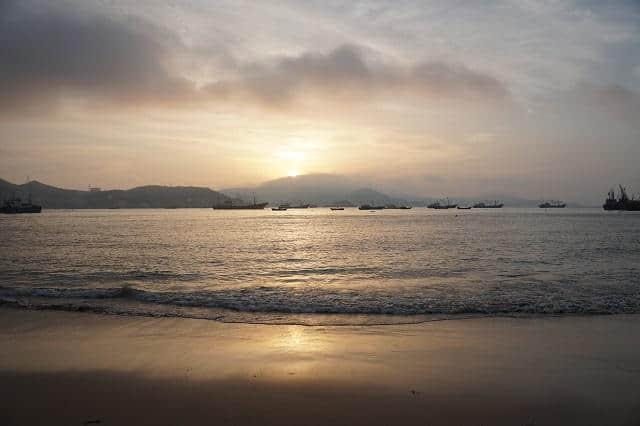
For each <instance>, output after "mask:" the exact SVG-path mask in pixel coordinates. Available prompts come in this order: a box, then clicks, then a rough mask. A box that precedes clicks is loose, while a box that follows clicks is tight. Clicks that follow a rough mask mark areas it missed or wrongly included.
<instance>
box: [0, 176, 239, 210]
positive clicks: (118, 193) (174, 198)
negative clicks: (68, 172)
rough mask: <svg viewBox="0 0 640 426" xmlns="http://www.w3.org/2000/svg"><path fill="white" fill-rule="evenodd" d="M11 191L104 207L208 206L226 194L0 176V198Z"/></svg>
mask: <svg viewBox="0 0 640 426" xmlns="http://www.w3.org/2000/svg"><path fill="white" fill-rule="evenodd" d="M14 193H15V194H16V195H17V196H19V197H21V198H22V199H26V198H27V197H29V196H31V200H32V202H33V203H35V204H40V205H42V207H44V208H48V209H108V208H174V207H175V208H189V207H211V206H212V205H213V204H214V203H219V202H224V201H225V200H227V199H228V197H227V196H225V195H223V194H221V193H219V192H217V191H213V190H211V189H209V188H199V187H192V186H158V185H149V186H140V187H137V188H132V189H127V190H120V189H116V190H108V191H98V192H92V191H78V190H74V189H62V188H56V187H55V186H50V185H46V184H43V183H40V182H38V181H31V182H28V183H26V184H23V185H16V184H13V183H10V182H7V181H5V180H2V179H0V199H2V200H5V199H7V198H10V197H13V195H14Z"/></svg>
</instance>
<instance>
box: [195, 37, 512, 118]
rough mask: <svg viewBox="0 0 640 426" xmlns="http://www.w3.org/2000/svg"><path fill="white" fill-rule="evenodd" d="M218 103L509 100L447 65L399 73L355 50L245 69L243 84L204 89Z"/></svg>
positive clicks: (481, 78)
mask: <svg viewBox="0 0 640 426" xmlns="http://www.w3.org/2000/svg"><path fill="white" fill-rule="evenodd" d="M205 90H206V91H207V92H209V93H210V94H212V95H214V96H216V97H223V98H227V97H234V96H243V97H252V98H255V99H257V100H259V101H261V102H264V103H267V104H276V105H281V104H286V103H289V102H290V101H292V100H295V99H296V98H297V97H301V96H305V95H308V94H312V95H320V96H337V97H340V98H342V97H361V96H365V97H369V96H377V95H385V94H386V95H389V94H391V95H393V94H396V95H402V96H407V95H414V96H418V97H426V98H436V99H442V98H447V99H451V98H456V99H466V100H469V99H473V98H481V99H483V100H500V99H504V98H506V97H507V96H508V90H507V89H506V87H505V86H504V85H503V84H502V83H501V82H500V81H498V80H497V79H496V78H494V77H492V76H490V75H488V74H484V73H482V72H478V71H474V70H471V69H469V68H467V67H465V66H463V65H451V64H447V63H443V62H429V63H421V64H418V65H416V66H413V67H407V68H403V67H399V66H391V65H388V64H384V63H380V62H374V61H368V60H367V57H366V55H365V54H364V53H363V51H362V50H361V49H360V48H358V47H357V46H352V45H344V46H341V47H338V48H337V49H335V50H332V51H330V52H328V53H304V54H301V55H300V56H295V57H285V58H280V59H277V60H275V61H273V63H271V64H267V65H265V64H251V65H248V66H245V67H244V71H243V73H242V76H241V78H239V79H237V80H231V81H220V82H216V83H213V84H211V85H209V86H207V87H206V88H205Z"/></svg>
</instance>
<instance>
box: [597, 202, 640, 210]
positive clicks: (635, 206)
mask: <svg viewBox="0 0 640 426" xmlns="http://www.w3.org/2000/svg"><path fill="white" fill-rule="evenodd" d="M602 208H603V209H605V210H607V211H630V212H637V211H640V202H638V203H627V204H616V205H607V204H605V205H603V206H602Z"/></svg>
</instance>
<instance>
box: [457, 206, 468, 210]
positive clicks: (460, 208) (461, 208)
mask: <svg viewBox="0 0 640 426" xmlns="http://www.w3.org/2000/svg"><path fill="white" fill-rule="evenodd" d="M457 209H458V210H471V206H466V207H462V206H458V207H457Z"/></svg>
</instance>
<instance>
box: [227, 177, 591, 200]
mask: <svg viewBox="0 0 640 426" xmlns="http://www.w3.org/2000/svg"><path fill="white" fill-rule="evenodd" d="M221 192H222V193H223V194H226V195H228V196H230V197H233V198H238V199H244V200H252V199H253V196H254V195H255V197H256V200H257V201H264V202H270V203H274V204H275V203H278V202H288V203H298V202H305V203H313V204H317V205H321V206H323V205H324V206H328V205H345V206H348V205H358V204H364V203H373V204H408V205H412V206H426V205H427V204H430V203H433V202H434V201H437V200H440V199H442V198H443V197H423V196H417V195H411V194H406V193H404V191H399V190H396V191H393V193H391V191H384V190H381V189H379V188H376V187H375V186H374V185H371V184H369V183H368V182H366V181H363V180H358V179H357V178H352V177H348V176H340V175H332V174H308V175H301V176H295V177H284V178H279V179H274V180H270V181H267V182H264V183H262V184H259V185H256V186H254V187H243V188H228V189H223V190H222V191H221ZM450 200H451V201H452V202H456V203H459V204H473V203H476V202H479V201H485V202H493V200H499V201H502V202H504V203H505V205H507V206H511V207H535V206H537V205H538V204H539V202H540V201H539V200H530V199H526V198H521V197H516V196H512V195H508V194H483V195H480V196H477V197H455V196H452V197H450ZM568 205H572V206H578V204H575V203H569V204H568Z"/></svg>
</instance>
